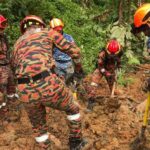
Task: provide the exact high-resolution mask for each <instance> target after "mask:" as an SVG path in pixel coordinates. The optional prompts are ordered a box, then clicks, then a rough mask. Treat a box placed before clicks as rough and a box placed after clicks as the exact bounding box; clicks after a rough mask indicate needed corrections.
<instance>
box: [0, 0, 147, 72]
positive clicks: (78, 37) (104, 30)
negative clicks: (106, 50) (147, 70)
mask: <svg viewBox="0 0 150 150" xmlns="http://www.w3.org/2000/svg"><path fill="white" fill-rule="evenodd" d="M146 2H150V0H133V1H130V0H33V1H31V0H0V11H1V14H2V15H4V16H5V17H7V18H8V21H9V26H8V28H7V30H6V32H7V35H8V37H9V42H10V44H11V49H13V44H14V42H15V41H16V39H17V38H18V37H19V36H20V31H19V22H20V21H21V19H23V18H24V17H25V16H26V15H29V14H32V15H38V16H40V17H42V18H43V19H44V21H45V22H46V23H47V26H49V20H50V18H51V17H58V18H61V19H62V20H63V21H64V23H65V29H64V31H65V32H66V33H68V34H70V35H72V36H73V38H74V39H75V41H76V43H77V45H78V46H79V47H80V48H81V51H82V55H83V64H84V68H85V70H86V72H91V71H92V70H93V69H94V67H95V63H96V58H97V54H98V52H99V50H100V49H101V48H102V47H105V45H106V43H107V41H108V40H109V39H110V38H113V37H115V38H117V39H118V40H119V41H120V43H121V44H122V46H123V50H124V58H123V66H124V67H127V66H128V65H136V64H139V63H143V62H144V61H145V56H146V55H147V53H146V46H145V43H146V38H145V37H144V36H142V35H141V36H139V37H138V38H137V37H134V36H133V35H132V34H131V33H130V30H131V27H130V25H131V23H132V22H133V15H134V12H135V10H136V9H137V7H138V6H140V5H141V4H142V3H146ZM146 61H147V60H146Z"/></svg>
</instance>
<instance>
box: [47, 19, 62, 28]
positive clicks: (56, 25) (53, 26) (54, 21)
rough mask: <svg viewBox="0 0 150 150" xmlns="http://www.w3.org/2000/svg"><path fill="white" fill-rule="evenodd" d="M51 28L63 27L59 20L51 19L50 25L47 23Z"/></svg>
mask: <svg viewBox="0 0 150 150" xmlns="http://www.w3.org/2000/svg"><path fill="white" fill-rule="evenodd" d="M49 25H50V27H51V28H55V27H59V26H60V27H64V23H63V22H62V20H61V19H58V18H53V19H52V20H51V21H50V23H49Z"/></svg>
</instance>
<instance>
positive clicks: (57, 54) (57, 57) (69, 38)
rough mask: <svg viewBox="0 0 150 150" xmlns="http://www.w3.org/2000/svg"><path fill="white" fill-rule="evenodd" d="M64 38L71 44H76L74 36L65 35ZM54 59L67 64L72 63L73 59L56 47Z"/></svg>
mask: <svg viewBox="0 0 150 150" xmlns="http://www.w3.org/2000/svg"><path fill="white" fill-rule="evenodd" d="M63 36H64V38H65V39H66V40H67V41H69V42H74V40H73V38H72V36H70V35H68V34H65V33H63ZM53 58H54V59H55V61H56V62H57V61H58V62H61V63H65V62H68V61H71V57H70V56H69V55H67V54H65V53H63V52H61V51H60V50H59V48H57V47H55V48H54V52H53Z"/></svg>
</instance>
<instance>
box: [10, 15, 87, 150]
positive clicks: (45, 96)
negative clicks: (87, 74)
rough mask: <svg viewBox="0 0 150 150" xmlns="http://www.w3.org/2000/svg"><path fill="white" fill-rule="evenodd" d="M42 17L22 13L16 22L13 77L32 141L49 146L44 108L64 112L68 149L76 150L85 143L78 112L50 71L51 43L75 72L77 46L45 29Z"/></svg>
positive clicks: (61, 83)
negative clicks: (70, 61)
mask: <svg viewBox="0 0 150 150" xmlns="http://www.w3.org/2000/svg"><path fill="white" fill-rule="evenodd" d="M44 28H45V23H44V22H43V20H42V19H41V18H40V17H38V16H34V15H30V16H26V17H25V18H24V19H23V20H22V21H21V23H20V29H21V33H22V36H21V37H20V38H19V39H18V40H17V41H16V43H15V45H14V50H13V53H12V66H13V68H14V70H15V76H16V77H17V83H18V85H17V90H18V93H19V96H20V99H21V101H22V102H23V104H24V107H25V109H26V111H27V113H28V116H29V119H30V121H31V124H32V127H33V131H34V135H35V140H36V142H37V143H38V144H39V146H41V149H50V147H51V146H50V145H51V144H50V140H49V134H48V126H47V124H46V109H45V108H46V107H52V108H54V109H58V110H61V111H65V112H66V114H67V120H68V125H69V129H70V134H69V147H70V150H80V149H82V147H84V145H85V144H86V142H85V140H84V139H83V137H82V132H81V115H80V112H79V107H78V106H77V105H76V103H75V102H74V99H73V95H72V92H71V91H70V90H69V89H68V88H67V87H66V86H65V85H64V82H62V80H61V79H60V78H59V77H58V76H56V74H54V73H53V71H52V70H53V68H54V67H55V66H54V60H53V57H52V53H53V46H54V45H55V46H57V47H59V48H60V50H61V51H63V52H65V53H67V54H68V55H70V56H71V57H72V59H73V60H74V62H75V72H76V73H80V71H81V70H82V65H81V61H80V49H79V48H78V47H77V46H76V45H75V44H70V43H69V42H68V41H67V40H65V38H64V37H63V36H62V35H61V34H60V33H58V32H56V31H55V30H53V29H50V30H47V29H44Z"/></svg>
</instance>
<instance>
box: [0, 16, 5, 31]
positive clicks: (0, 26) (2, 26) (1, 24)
mask: <svg viewBox="0 0 150 150" xmlns="http://www.w3.org/2000/svg"><path fill="white" fill-rule="evenodd" d="M6 27H7V19H6V18H5V17H4V16H2V15H0V29H5V28H6Z"/></svg>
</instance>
